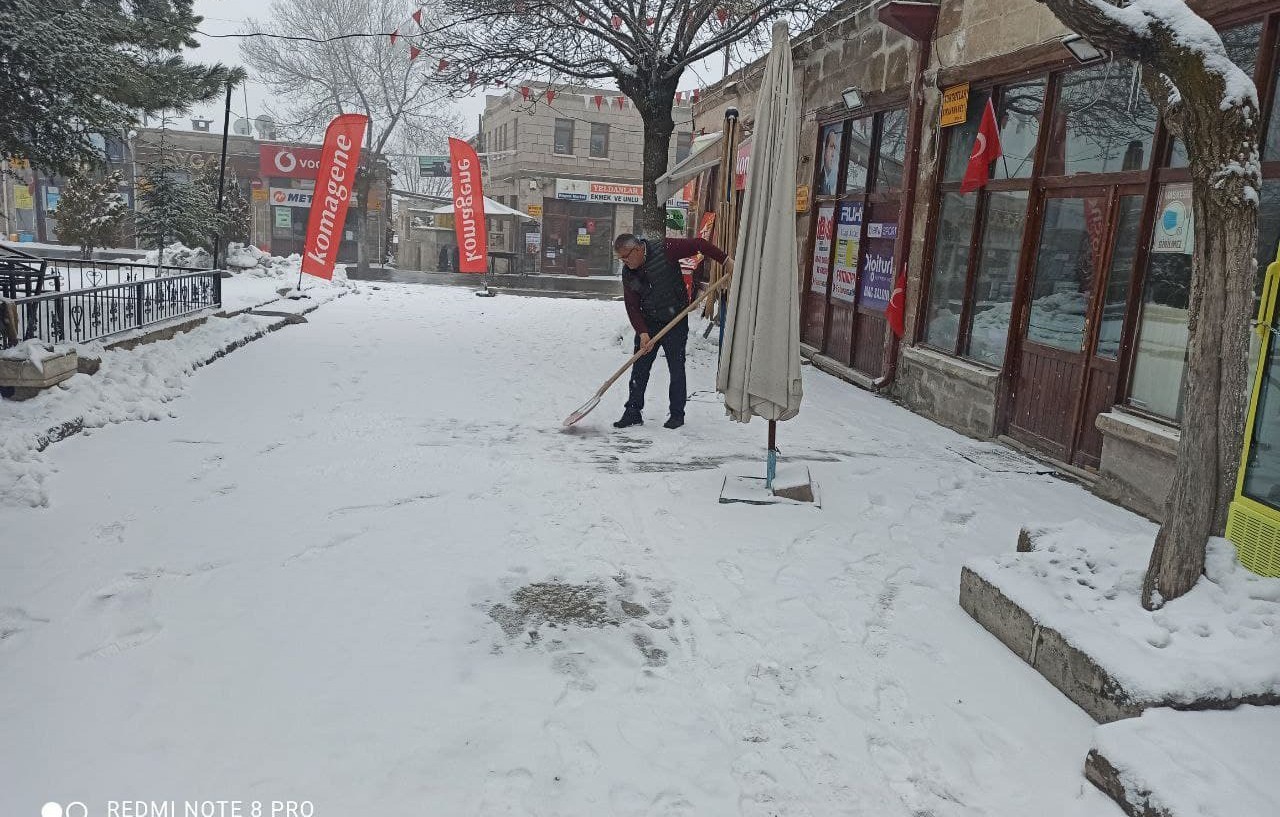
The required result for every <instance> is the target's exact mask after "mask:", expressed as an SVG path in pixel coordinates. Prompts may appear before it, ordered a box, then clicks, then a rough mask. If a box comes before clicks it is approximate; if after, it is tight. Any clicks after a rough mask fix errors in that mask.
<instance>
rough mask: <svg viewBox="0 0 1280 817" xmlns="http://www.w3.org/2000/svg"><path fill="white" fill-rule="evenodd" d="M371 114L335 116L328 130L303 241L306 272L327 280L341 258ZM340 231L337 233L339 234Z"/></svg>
mask: <svg viewBox="0 0 1280 817" xmlns="http://www.w3.org/2000/svg"><path fill="white" fill-rule="evenodd" d="M368 124H369V117H367V116H364V115H363V114H358V113H344V114H341V115H339V116H335V117H334V118H333V121H332V122H330V123H329V127H328V128H326V129H325V134H324V151H323V155H322V156H321V157H320V167H319V169H318V170H317V171H316V178H317V179H318V180H319V182H318V183H317V185H316V193H317V195H318V197H319V199H318V201H317V202H316V206H315V207H312V208H311V216H310V218H309V219H308V220H307V240H306V242H305V243H304V244H303V252H302V271H303V272H305V273H306V274H307V275H314V276H316V277H317V278H324V279H326V280H328V279H331V278H333V265H334V263H335V262H336V261H337V260H338V244H339V243H340V242H341V239H340V238H339V237H338V236H339V235H341V233H337V231H339V230H342V228H343V225H345V224H346V221H347V207H348V206H349V204H350V201H351V186H352V184H354V183H355V180H356V168H358V167H359V166H360V146H361V144H362V143H363V142H364V132H365V128H366V127H368ZM335 233H336V234H335Z"/></svg>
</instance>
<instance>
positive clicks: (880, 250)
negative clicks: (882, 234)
mask: <svg viewBox="0 0 1280 817" xmlns="http://www.w3.org/2000/svg"><path fill="white" fill-rule="evenodd" d="M892 293H893V241H892V240H891V239H876V240H875V241H868V242H867V249H866V252H864V253H863V254H862V295H861V297H860V298H859V300H858V303H860V304H861V305H862V306H865V307H867V308H869V309H875V310H877V311H880V312H883V311H884V309H885V307H887V306H888V305H889V296H890V295H891V294H892Z"/></svg>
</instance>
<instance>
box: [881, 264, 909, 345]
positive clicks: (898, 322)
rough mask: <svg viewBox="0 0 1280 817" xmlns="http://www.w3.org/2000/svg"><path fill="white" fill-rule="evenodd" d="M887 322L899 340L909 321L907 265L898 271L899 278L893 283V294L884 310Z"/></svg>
mask: <svg viewBox="0 0 1280 817" xmlns="http://www.w3.org/2000/svg"><path fill="white" fill-rule="evenodd" d="M884 317H885V320H887V321H888V322H889V328H890V329H892V330H893V334H895V335H897V336H898V337H899V338H901V337H902V334H903V333H904V332H905V331H906V320H907V265H906V264H905V263H903V265H902V269H900V270H898V277H897V279H896V280H895V281H894V282H893V294H891V295H890V296H889V305H888V306H887V307H885V310H884Z"/></svg>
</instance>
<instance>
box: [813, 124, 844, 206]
mask: <svg viewBox="0 0 1280 817" xmlns="http://www.w3.org/2000/svg"><path fill="white" fill-rule="evenodd" d="M843 129H844V123H842V122H837V123H835V124H832V125H827V126H826V127H825V128H823V129H822V133H821V135H820V136H819V139H818V180H817V182H816V184H815V187H816V188H817V191H816V193H815V195H818V196H834V195H835V194H836V190H837V187H836V185H837V184H838V183H839V181H840V147H841V144H840V142H841V139H842V138H843Z"/></svg>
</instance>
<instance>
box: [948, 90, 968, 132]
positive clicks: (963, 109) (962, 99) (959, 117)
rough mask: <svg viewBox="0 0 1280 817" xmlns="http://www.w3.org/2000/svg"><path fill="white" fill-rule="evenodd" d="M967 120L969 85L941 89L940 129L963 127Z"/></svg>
mask: <svg viewBox="0 0 1280 817" xmlns="http://www.w3.org/2000/svg"><path fill="white" fill-rule="evenodd" d="M968 118H969V83H967V82H966V83H964V84H963V85H953V86H951V87H950V88H943V89H942V127H944V128H949V127H951V126H952V125H963V124H964V123H965V122H966V121H967V120H968Z"/></svg>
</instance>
